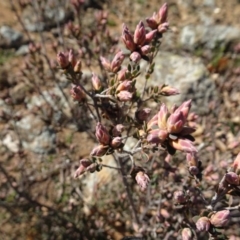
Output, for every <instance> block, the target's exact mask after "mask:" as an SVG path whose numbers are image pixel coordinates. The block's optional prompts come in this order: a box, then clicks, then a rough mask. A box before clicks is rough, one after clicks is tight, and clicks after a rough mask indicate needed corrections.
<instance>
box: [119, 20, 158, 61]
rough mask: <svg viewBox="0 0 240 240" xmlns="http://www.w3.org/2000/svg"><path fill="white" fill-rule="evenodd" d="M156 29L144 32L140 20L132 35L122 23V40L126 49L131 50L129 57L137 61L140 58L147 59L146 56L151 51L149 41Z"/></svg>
mask: <svg viewBox="0 0 240 240" xmlns="http://www.w3.org/2000/svg"><path fill="white" fill-rule="evenodd" d="M156 32H157V30H152V31H150V32H148V33H147V32H146V29H145V26H144V24H143V22H142V21H140V22H139V24H138V25H137V27H136V29H135V32H134V35H133V34H132V33H131V32H130V30H129V29H128V27H127V26H126V25H125V24H123V30H122V40H123V42H124V44H125V46H126V48H127V49H128V50H130V51H131V55H130V59H131V60H132V61H133V62H135V63H137V62H139V61H140V59H141V58H144V59H147V58H146V56H147V54H148V53H150V52H151V46H150V45H149V44H150V42H151V41H152V40H153V39H154V37H155V35H156Z"/></svg>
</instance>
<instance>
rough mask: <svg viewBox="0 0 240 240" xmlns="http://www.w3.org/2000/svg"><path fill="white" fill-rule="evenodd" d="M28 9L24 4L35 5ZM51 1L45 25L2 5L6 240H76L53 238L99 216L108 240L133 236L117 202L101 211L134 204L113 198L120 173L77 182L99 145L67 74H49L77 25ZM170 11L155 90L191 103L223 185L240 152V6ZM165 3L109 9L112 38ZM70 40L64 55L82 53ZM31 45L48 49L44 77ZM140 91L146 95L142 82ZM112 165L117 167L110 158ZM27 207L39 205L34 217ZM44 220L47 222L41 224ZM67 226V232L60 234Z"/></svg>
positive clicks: (0, 114) (177, 3) (220, 3)
mask: <svg viewBox="0 0 240 240" xmlns="http://www.w3.org/2000/svg"><path fill="white" fill-rule="evenodd" d="M11 2H13V4H14V5H11ZM20 2H21V3H22V5H24V4H25V3H27V2H28V1H20ZM45 2H46V5H44V6H41V9H42V11H43V15H42V16H45V19H47V20H43V19H39V15H38V14H37V13H38V12H37V11H38V10H39V9H38V8H37V7H38V6H33V7H29V6H28V5H26V6H24V7H23V8H22V10H21V9H20V7H19V5H18V4H15V3H14V1H8V0H2V1H0V154H1V158H0V162H1V169H0V170H1V174H0V179H1V181H0V184H1V191H0V207H1V208H0V222H1V227H0V234H1V235H2V236H4V238H2V239H76V238H74V236H71V238H70V237H69V238H68V237H65V238H54V236H55V235H54V234H55V233H56V232H58V231H59V232H60V234H61V231H62V236H67V234H68V231H69V232H71V231H70V230H69V229H74V227H75V225H74V222H71V218H70V217H69V216H67V217H66V216H65V215H66V214H65V215H64V213H67V212H69V213H71V214H72V215H74V217H76V216H77V214H76V213H73V212H74V211H75V210H74V209H83V211H82V213H81V214H80V213H79V219H81V221H83V222H84V224H86V225H87V224H88V223H87V221H88V220H89V219H90V220H89V221H90V222H91V219H92V218H94V217H93V216H92V215H93V214H94V213H95V216H99V218H100V220H99V222H98V224H99V226H97V227H96V226H93V225H91V224H90V223H89V226H88V227H89V229H91V230H92V229H95V228H99V229H100V228H103V229H104V231H105V232H104V234H106V235H107V236H108V237H106V235H105V238H104V237H103V238H101V239H121V238H122V237H124V236H125V235H127V234H129V233H132V232H134V231H133V230H132V229H131V227H130V226H131V223H129V221H130V220H129V218H127V217H126V218H124V216H125V215H126V212H123V216H115V215H114V217H112V219H115V220H114V221H113V220H111V217H109V214H113V212H112V209H114V204H112V203H109V209H108V208H107V207H106V206H104V207H102V208H98V207H96V206H98V205H95V204H96V202H97V201H100V200H102V202H103V204H108V198H110V197H111V196H112V195H111V194H115V196H117V197H119V198H121V199H125V198H126V196H125V195H124V193H123V194H119V193H118V192H117V191H116V190H114V189H116V186H117V187H119V184H118V182H119V178H117V177H116V176H115V172H114V173H113V171H111V169H105V168H104V169H103V170H102V171H100V172H99V173H98V174H91V175H89V176H86V177H84V178H83V179H82V181H81V183H79V180H73V179H72V174H73V172H74V170H75V168H76V166H77V165H78V160H79V159H81V158H83V157H86V156H88V154H89V152H90V151H91V149H92V146H93V145H94V133H93V131H91V122H89V120H88V119H86V118H85V115H84V111H85V109H82V110H78V109H77V107H76V104H74V103H73V101H72V100H71V99H70V97H69V83H68V81H67V79H66V78H65V77H64V76H63V75H62V74H61V73H60V72H59V71H56V73H54V74H53V73H52V72H51V71H50V70H49V69H48V68H47V65H46V62H48V63H50V64H53V65H54V64H55V63H54V61H55V60H56V59H55V56H56V52H54V44H55V42H56V39H58V41H60V42H61V41H63V39H61V36H65V35H64V34H65V28H64V24H66V23H67V22H68V21H69V20H71V19H73V12H72V9H71V8H70V7H69V5H70V4H69V3H68V2H67V1H66V2H67V3H66V2H65V1H59V2H58V1H45ZM56 2H58V3H57V5H56ZM97 2H98V1H86V5H85V8H84V9H85V10H84V11H85V15H84V16H85V18H84V19H83V21H84V23H85V22H88V21H91V18H92V16H93V11H94V10H93V9H95V8H98V7H99V6H98V4H97ZM167 2H168V4H169V22H170V25H171V28H170V31H169V32H168V33H167V34H165V36H164V39H163V42H162V47H161V50H162V51H161V52H160V53H159V54H158V56H157V59H156V71H155V73H154V75H153V76H152V81H153V82H154V84H155V85H160V84H163V83H166V84H169V85H172V86H174V87H176V88H178V89H179V90H180V93H181V95H177V96H176V97H174V98H171V99H170V100H171V101H170V100H169V101H168V100H167V101H168V104H169V105H171V104H173V103H176V102H177V103H178V102H182V101H183V100H186V99H192V100H193V108H192V109H193V111H194V112H196V113H197V114H198V115H199V119H198V123H197V127H198V128H197V131H196V133H195V138H196V145H197V146H198V147H199V149H200V151H201V158H202V162H203V166H205V167H206V166H210V167H209V168H211V171H210V172H212V173H214V174H215V175H214V176H215V178H214V176H212V179H210V180H209V181H213V182H214V181H215V180H216V181H217V179H218V178H219V175H218V174H219V173H218V170H219V168H222V170H221V171H222V172H224V171H225V170H226V168H227V164H228V163H230V162H231V161H232V160H233V158H234V156H236V155H237V153H238V152H239V151H240V94H239V93H240V25H239V16H240V3H239V1H237V0H229V1H224V0H194V1H191V0H169V1H167ZM162 3H163V1H160V2H159V1H144V0H141V1H137V0H136V1H129V0H124V1H110V3H109V2H107V1H106V2H105V3H104V4H103V8H104V9H105V8H106V9H107V10H108V12H109V20H108V21H109V25H110V31H111V34H113V35H114V36H120V34H121V25H122V23H123V22H125V23H127V24H128V25H129V26H130V27H131V28H133V27H134V26H136V23H137V22H138V21H139V20H140V19H141V18H145V17H147V16H151V15H152V13H153V11H157V10H158V8H159V6H160V5H161V4H162ZM54 4H55V5H54ZM33 5H34V4H33ZM56 6H57V7H56ZM100 6H101V4H100ZM64 41H66V42H64ZM64 41H63V42H62V45H61V46H62V48H64V46H65V45H64V44H66V45H69V44H74V43H72V42H71V39H67V40H64ZM31 42H35V43H39V44H42V45H43V43H44V47H42V50H43V52H44V53H45V55H46V56H47V57H46V58H44V60H42V59H41V58H40V57H39V58H38V55H37V54H36V56H37V57H36V58H37V59H35V60H34V61H37V62H38V67H36V68H34V66H33V65H31V64H32V63H31V58H30V57H29V43H31ZM119 47H120V48H121V47H122V43H119ZM29 59H30V60H29ZM29 63H30V64H29ZM23 69H24V70H26V71H25V73H24V71H23ZM29 69H30V70H31V71H30V70H29ZM27 70H29V71H27ZM83 72H84V73H85V75H86V76H89V75H90V74H91V71H90V69H89V68H88V67H87V66H84V69H83ZM86 82H87V77H86ZM138 84H139V86H140V87H141V86H142V84H143V83H142V80H141V79H139V82H138ZM73 116H74V119H73ZM104 163H105V164H110V165H112V166H115V162H113V161H112V159H111V158H106V159H105V160H104ZM5 171H7V173H6V172H5ZM206 175H207V173H206ZM209 178H210V177H209ZM119 188H120V189H122V188H123V187H121V186H120V187H119ZM108 189H111V193H109V191H108ZM212 189H213V187H212ZM23 193H24V194H23ZM206 194H207V193H206ZM24 198H26V199H28V200H29V202H30V203H31V204H32V205H34V206H35V208H34V209H35V210H36V209H37V210H36V212H34V211H35V210H34V211H33V210H32V208H31V207H30V206H29V205H28V204H26V202H25V201H24V200H23V199H24ZM99 199H100V200H99ZM39 202H41V203H42V205H40V204H39ZM76 206H78V208H77V207H76ZM93 206H94V207H93ZM12 207H14V208H15V209H11V208H12ZM9 209H10V210H9ZM58 209H61V212H60V210H59V212H58ZM123 209H124V206H123ZM37 211H39V212H41V214H39V215H37ZM51 214H53V215H54V214H59V217H58V219H57V220H54V222H53V223H52V224H53V226H52V225H51V224H50V225H51V226H52V229H53V230H51V231H52V234H53V235H52V236H53V237H52V238H51V237H48V236H47V237H46V236H44V234H43V235H41V236H40V237H39V235H38V234H39V232H38V230H39V229H40V228H41V227H40V225H41V224H44V221H47V220H49V219H50V220H51V217H49V218H48V217H47V216H50V215H51ZM75 215H76V216H75ZM18 216H19V217H18ZM39 216H40V217H39ZM116 219H117V220H116ZM125 220H126V222H124V221H125ZM102 222H104V223H107V224H106V226H105V225H104V226H102V225H101V224H102ZM66 224H67V225H69V226H68V227H66V229H65V228H64V230H61V226H62V225H66ZM108 226H111V227H110V228H108ZM12 228H14V231H12ZM46 228H47V227H46ZM233 230H234V232H232V233H231V234H235V235H236V236H240V232H239V229H237V228H233ZM42 231H43V232H44V231H46V232H47V230H46V229H43V230H42ZM64 234H66V235H64ZM99 234H100V233H99ZM100 235H101V234H100ZM100 235H99V236H100ZM19 236H20V237H19ZM76 236H79V235H76ZM89 236H92V235H91V234H90V235H89ZM97 236H98V235H97ZM96 239H100V238H96ZM164 239H176V237H175V238H174V236H172V238H171V237H169V238H164ZM234 239H239V238H234Z"/></svg>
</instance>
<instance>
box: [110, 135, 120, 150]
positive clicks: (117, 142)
mask: <svg viewBox="0 0 240 240" xmlns="http://www.w3.org/2000/svg"><path fill="white" fill-rule="evenodd" d="M121 145H122V138H121V137H115V138H113V139H112V141H111V146H112V147H113V148H115V149H116V148H119V147H120V146H121Z"/></svg>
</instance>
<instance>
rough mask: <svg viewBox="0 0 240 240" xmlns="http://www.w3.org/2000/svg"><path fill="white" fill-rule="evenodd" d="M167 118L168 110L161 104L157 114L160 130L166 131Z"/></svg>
mask: <svg viewBox="0 0 240 240" xmlns="http://www.w3.org/2000/svg"><path fill="white" fill-rule="evenodd" d="M168 116H169V112H168V109H167V107H166V105H165V104H164V103H162V105H161V107H160V110H159V112H158V127H159V128H160V129H167V119H168Z"/></svg>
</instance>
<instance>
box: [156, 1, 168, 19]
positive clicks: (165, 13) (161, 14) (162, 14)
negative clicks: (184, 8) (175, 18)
mask: <svg viewBox="0 0 240 240" xmlns="http://www.w3.org/2000/svg"><path fill="white" fill-rule="evenodd" d="M158 15H159V20H160V21H159V23H165V22H166V21H167V16H168V5H167V3H164V4H163V5H162V7H161V8H160V9H159V11H158Z"/></svg>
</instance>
